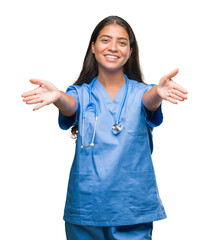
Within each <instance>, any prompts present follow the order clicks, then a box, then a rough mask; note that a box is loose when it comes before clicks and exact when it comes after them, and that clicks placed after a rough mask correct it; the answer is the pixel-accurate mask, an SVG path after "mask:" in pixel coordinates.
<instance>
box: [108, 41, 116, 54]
mask: <svg viewBox="0 0 209 240" xmlns="http://www.w3.org/2000/svg"><path fill="white" fill-rule="evenodd" d="M109 51H111V52H117V51H118V48H117V42H116V41H111V42H110V44H109Z"/></svg>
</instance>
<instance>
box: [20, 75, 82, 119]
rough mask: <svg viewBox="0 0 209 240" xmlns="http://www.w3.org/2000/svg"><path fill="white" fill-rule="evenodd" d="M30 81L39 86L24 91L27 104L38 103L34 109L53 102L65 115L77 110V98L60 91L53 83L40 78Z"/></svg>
mask: <svg viewBox="0 0 209 240" xmlns="http://www.w3.org/2000/svg"><path fill="white" fill-rule="evenodd" d="M30 82H31V83H33V84H37V85H39V87H38V88H36V89H35V90H32V91H29V92H26V93H24V94H23V95H22V97H23V101H24V102H26V103H27V104H38V105H37V106H35V107H34V109H33V110H38V109H40V108H42V107H44V106H46V105H49V104H51V103H53V104H54V105H55V106H56V107H57V108H58V109H59V110H60V112H61V113H62V114H63V115H65V116H72V115H74V114H75V112H76V111H77V107H78V105H77V101H76V99H75V98H74V97H71V96H68V95H67V94H65V93H64V92H61V91H59V90H58V89H57V88H56V87H55V86H54V85H53V84H52V83H50V82H47V81H43V80H38V79H31V80H30Z"/></svg>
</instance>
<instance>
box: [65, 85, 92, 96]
mask: <svg viewBox="0 0 209 240" xmlns="http://www.w3.org/2000/svg"><path fill="white" fill-rule="evenodd" d="M88 89H89V84H86V83H83V84H82V85H70V86H69V87H68V88H67V90H66V93H70V92H74V93H77V94H79V93H80V92H82V91H85V90H88Z"/></svg>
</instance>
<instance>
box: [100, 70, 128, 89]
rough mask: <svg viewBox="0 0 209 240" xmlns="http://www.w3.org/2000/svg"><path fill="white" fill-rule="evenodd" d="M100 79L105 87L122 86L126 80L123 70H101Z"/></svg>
mask: <svg viewBox="0 0 209 240" xmlns="http://www.w3.org/2000/svg"><path fill="white" fill-rule="evenodd" d="M98 80H99V81H100V82H101V83H102V85H103V86H104V87H110V86H121V85H123V84H124V83H125V82H126V80H125V77H124V73H123V71H120V72H104V71H99V74H98Z"/></svg>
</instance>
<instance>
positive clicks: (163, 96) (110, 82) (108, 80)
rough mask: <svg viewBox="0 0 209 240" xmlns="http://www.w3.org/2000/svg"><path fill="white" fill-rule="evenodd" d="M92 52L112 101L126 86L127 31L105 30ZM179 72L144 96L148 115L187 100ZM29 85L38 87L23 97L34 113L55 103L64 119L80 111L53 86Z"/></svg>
mask: <svg viewBox="0 0 209 240" xmlns="http://www.w3.org/2000/svg"><path fill="white" fill-rule="evenodd" d="M92 52H93V54H95V58H96V60H97V62H98V80H99V81H100V82H101V83H102V84H103V86H104V87H105V89H106V90H107V92H108V94H109V95H110V97H111V99H112V100H113V99H114V97H115V95H116V94H117V92H118V91H119V89H120V88H121V87H122V86H123V85H124V84H125V77H124V74H123V66H124V64H125V63H126V61H127V60H128V58H129V57H130V55H131V53H132V49H131V48H130V42H129V36H128V34H127V32H126V30H125V29H124V28H123V27H121V26H120V25H117V24H110V25H108V26H105V27H104V28H103V29H102V30H101V31H100V34H99V36H98V38H97V40H96V42H95V43H92ZM178 72H179V70H178V69H175V70H173V71H172V72H170V73H169V74H166V75H165V76H163V77H162V78H161V79H160V81H159V84H158V85H156V86H155V87H153V88H152V89H151V90H150V91H148V92H146V93H145V94H144V96H143V103H144V106H145V107H146V108H147V109H148V110H149V111H156V110H157V109H158V108H159V106H160V104H161V103H162V101H163V100H166V101H169V102H171V103H173V104H177V103H178V102H177V101H184V100H185V99H187V91H186V90H185V89H184V88H182V87H181V86H180V85H178V84H177V83H175V82H174V81H173V80H172V78H173V77H175V76H176V75H177V74H178ZM30 82H31V83H32V84H35V85H39V87H38V88H36V89H35V90H32V91H29V92H26V93H24V94H23V95H22V97H23V101H24V102H26V103H27V104H38V105H36V106H35V107H34V109H33V110H38V109H40V108H42V107H44V106H46V105H49V104H51V103H53V104H54V105H55V106H56V107H57V108H58V109H59V110H60V112H61V113H62V114H63V115H65V116H72V115H74V114H75V112H76V111H77V107H78V104H77V101H76V99H75V98H73V97H71V96H68V95H66V94H65V93H64V92H62V91H59V90H58V89H57V88H56V87H55V86H54V85H53V84H52V83H50V82H48V81H44V80H39V79H31V80H30Z"/></svg>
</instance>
